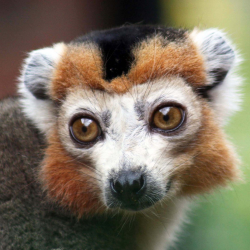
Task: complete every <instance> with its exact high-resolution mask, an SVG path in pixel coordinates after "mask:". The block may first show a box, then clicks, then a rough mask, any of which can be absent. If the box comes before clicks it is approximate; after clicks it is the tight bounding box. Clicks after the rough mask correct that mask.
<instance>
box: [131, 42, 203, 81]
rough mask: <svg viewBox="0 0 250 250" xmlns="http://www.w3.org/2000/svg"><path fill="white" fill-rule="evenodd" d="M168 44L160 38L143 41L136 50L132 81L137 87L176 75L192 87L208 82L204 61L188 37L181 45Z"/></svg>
mask: <svg viewBox="0 0 250 250" xmlns="http://www.w3.org/2000/svg"><path fill="white" fill-rule="evenodd" d="M165 43H166V42H165V41H164V40H163V38H161V37H155V38H153V39H150V40H146V41H143V42H142V43H141V44H140V45H139V46H138V47H137V48H136V49H135V50H134V54H135V63H134V66H133V67H132V68H131V70H130V72H129V78H130V79H131V80H132V81H133V82H134V83H137V84H141V83H144V82H146V81H147V80H152V79H156V78H161V77H168V76H173V75H177V76H180V77H183V78H184V79H185V80H186V81H187V82H189V83H190V84H192V85H193V86H199V85H203V84H204V83H205V80H206V75H205V70H204V69H205V68H204V65H203V58H202V56H201V55H200V54H199V53H198V51H197V49H196V47H195V46H194V45H193V43H192V42H191V41H190V40H189V39H188V38H187V39H186V40H185V41H181V42H179V43H175V42H170V43H168V44H165Z"/></svg>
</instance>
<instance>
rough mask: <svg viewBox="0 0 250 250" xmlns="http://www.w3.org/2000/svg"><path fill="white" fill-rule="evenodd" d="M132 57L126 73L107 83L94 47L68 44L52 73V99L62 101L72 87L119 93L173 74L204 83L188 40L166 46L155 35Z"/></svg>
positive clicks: (199, 59) (199, 63) (198, 59)
mask: <svg viewBox="0 0 250 250" xmlns="http://www.w3.org/2000/svg"><path fill="white" fill-rule="evenodd" d="M133 54H134V58H135V61H134V63H133V64H132V66H131V69H130V71H129V72H128V74H126V75H122V76H120V77H117V78H115V79H113V80H112V81H111V82H108V81H106V80H104V70H103V63H104V62H103V61H102V56H101V52H100V50H99V49H98V47H97V46H96V45H94V44H91V43H90V44H87V43H86V44H82V45H68V46H67V48H66V51H65V53H64V55H62V58H61V60H60V62H59V63H58V65H57V69H56V71H55V73H54V77H53V81H52V85H51V96H52V98H53V99H54V100H57V99H63V98H64V97H65V96H66V94H67V91H69V90H70V89H71V88H73V87H75V86H80V87H82V88H86V87H90V88H92V89H100V90H104V89H105V91H107V92H114V93H119V94H122V93H125V92H127V91H128V90H129V89H130V88H131V87H132V86H133V85H134V84H143V83H145V82H146V81H148V80H153V79H156V78H161V77H167V76H173V75H178V76H180V77H183V78H184V79H185V80H186V81H187V82H188V83H190V84H191V85H192V86H194V87H197V86H201V85H203V84H205V81H206V74H205V69H204V65H203V58H202V56H201V55H200V53H199V52H198V50H197V48H196V47H195V46H194V45H193V43H192V42H191V40H190V39H189V38H188V37H187V39H186V40H184V41H178V43H176V42H168V43H167V42H166V41H165V40H164V39H163V38H162V37H161V36H156V37H154V38H150V39H147V40H145V41H143V42H142V43H140V44H138V45H137V47H136V48H134V50H133Z"/></svg>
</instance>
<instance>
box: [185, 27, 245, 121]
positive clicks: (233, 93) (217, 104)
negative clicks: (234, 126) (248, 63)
mask: <svg viewBox="0 0 250 250" xmlns="http://www.w3.org/2000/svg"><path fill="white" fill-rule="evenodd" d="M190 37H191V39H192V40H193V41H194V43H195V44H196V46H197V47H198V50H199V51H200V53H201V54H202V56H203V58H204V64H205V70H206V73H207V82H206V84H205V86H203V87H201V88H200V91H199V92H200V94H201V95H202V96H203V97H205V98H207V99H208V100H209V101H210V104H211V106H212V107H213V108H214V109H215V111H216V114H217V115H218V119H219V120H221V121H222V123H224V122H225V120H226V118H227V117H228V115H230V114H231V113H232V112H233V111H236V110H238V107H239V103H240V95H239V94H238V87H239V86H240V84H241V78H239V77H238V76H237V75H236V74H235V69H236V67H237V65H238V64H239V62H240V57H239V55H238V53H237V51H236V50H235V49H234V47H233V45H232V44H231V42H230V41H229V40H228V39H227V38H226V36H225V34H224V33H223V32H221V31H220V30H218V29H207V30H203V31H199V30H197V29H195V30H194V31H193V32H192V33H191V34H190Z"/></svg>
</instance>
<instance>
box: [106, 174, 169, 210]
mask: <svg viewBox="0 0 250 250" xmlns="http://www.w3.org/2000/svg"><path fill="white" fill-rule="evenodd" d="M147 179H148V178H147V176H146V175H145V174H143V173H140V172H133V171H122V172H120V173H119V174H118V177H117V178H116V179H113V178H112V179H110V189H109V192H108V194H107V197H108V199H107V205H108V207H110V208H121V209H124V210H129V211H140V210H143V209H146V208H149V207H151V206H153V205H154V204H155V203H156V202H157V201H159V200H161V199H162V198H163V197H164V195H165V194H166V193H167V192H168V191H169V190H170V188H171V183H172V180H169V181H168V183H167V185H166V188H165V190H162V188H160V187H158V186H157V184H156V183H154V182H152V181H148V180H147ZM110 191H111V192H110ZM110 193H111V195H110Z"/></svg>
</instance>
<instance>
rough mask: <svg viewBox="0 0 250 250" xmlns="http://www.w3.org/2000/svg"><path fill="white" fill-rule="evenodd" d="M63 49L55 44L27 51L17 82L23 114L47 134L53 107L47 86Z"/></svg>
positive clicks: (52, 121) (52, 115) (53, 115)
mask: <svg viewBox="0 0 250 250" xmlns="http://www.w3.org/2000/svg"><path fill="white" fill-rule="evenodd" d="M65 48H66V45H65V44H63V43H59V44H56V45H54V46H53V47H50V48H44V49H39V50H35V51H33V52H31V53H30V54H29V56H28V58H27V59H26V60H25V62H24V66H23V71H22V75H21V77H20V79H19V80H20V83H19V94H20V95H21V99H20V101H21V105H22V107H23V112H24V113H25V115H26V117H28V118H29V119H30V120H31V121H32V122H33V123H34V124H35V126H36V127H37V128H38V129H39V130H40V131H41V132H43V133H45V134H46V133H49V131H50V129H51V128H52V125H53V123H54V120H55V119H54V117H55V105H54V103H53V102H52V100H51V99H50V96H49V95H50V93H49V92H50V84H51V80H52V77H53V73H54V70H56V66H57V63H58V62H59V60H60V58H61V56H62V55H63V53H64V52H65Z"/></svg>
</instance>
